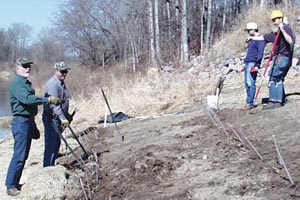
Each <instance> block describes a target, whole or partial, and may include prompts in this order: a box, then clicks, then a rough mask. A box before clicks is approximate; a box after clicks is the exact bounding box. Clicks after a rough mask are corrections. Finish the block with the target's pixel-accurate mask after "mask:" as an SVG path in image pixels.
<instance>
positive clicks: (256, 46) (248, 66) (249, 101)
mask: <svg viewBox="0 0 300 200" xmlns="http://www.w3.org/2000/svg"><path fill="white" fill-rule="evenodd" d="M245 31H247V32H248V35H249V36H261V34H260V33H259V32H258V26H257V24H256V23H255V22H249V23H247V26H246V29H245ZM265 46H266V43H265V41H264V40H253V39H252V40H248V41H247V55H246V57H245V60H244V62H245V70H244V83H245V89H246V94H247V98H246V105H245V107H243V110H251V109H252V108H255V107H256V105H254V97H255V92H256V85H255V82H256V77H257V72H258V69H259V68H260V64H261V61H262V58H263V55H264V49H265Z"/></svg>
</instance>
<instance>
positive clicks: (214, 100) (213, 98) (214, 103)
mask: <svg viewBox="0 0 300 200" xmlns="http://www.w3.org/2000/svg"><path fill="white" fill-rule="evenodd" d="M218 99H219V98H218V96H217V95H208V96H207V97H206V104H207V106H208V107H209V108H212V109H215V110H218V107H219V105H218V104H219V102H218Z"/></svg>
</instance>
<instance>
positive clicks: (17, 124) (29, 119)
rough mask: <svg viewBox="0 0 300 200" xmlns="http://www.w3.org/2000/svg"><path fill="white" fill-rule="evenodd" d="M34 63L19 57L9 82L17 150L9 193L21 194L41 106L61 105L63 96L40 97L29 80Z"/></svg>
mask: <svg viewBox="0 0 300 200" xmlns="http://www.w3.org/2000/svg"><path fill="white" fill-rule="evenodd" d="M32 64H33V62H32V61H30V60H28V59H27V58H18V59H17V60H16V76H15V78H14V79H13V80H12V81H11V82H10V85H9V101H10V108H11V113H12V115H13V119H12V122H11V127H12V134H13V137H14V153H13V156H12V159H11V161H10V164H9V167H8V171H7V176H6V181H5V185H6V187H7V194H8V195H10V196H17V195H19V194H20V190H21V185H20V179H21V175H22V171H23V168H24V165H25V161H26V160H27V158H28V155H29V151H30V146H31V140H32V138H33V137H34V132H35V131H37V128H36V124H35V121H34V117H35V115H36V114H37V112H38V105H41V104H45V105H49V104H56V105H58V104H60V103H61V99H59V98H57V97H53V96H49V97H38V96H35V91H34V89H33V88H32V85H31V82H30V81H29V80H28V77H29V75H30V71H31V67H32Z"/></svg>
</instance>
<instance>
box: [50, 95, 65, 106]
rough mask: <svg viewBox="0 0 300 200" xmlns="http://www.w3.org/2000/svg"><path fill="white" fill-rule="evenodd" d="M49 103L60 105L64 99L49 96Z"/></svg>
mask: <svg viewBox="0 0 300 200" xmlns="http://www.w3.org/2000/svg"><path fill="white" fill-rule="evenodd" d="M48 103H50V104H55V105H59V104H62V100H61V99H60V98H58V97H55V96H50V97H48Z"/></svg>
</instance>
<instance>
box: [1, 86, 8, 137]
mask: <svg viewBox="0 0 300 200" xmlns="http://www.w3.org/2000/svg"><path fill="white" fill-rule="evenodd" d="M9 115H10V108H9V103H8V82H7V81H2V80H0V118H1V117H3V116H9ZM0 120H1V119H0ZM9 134H10V130H9V129H3V128H1V127H0V139H3V138H5V137H7V136H8V135H9Z"/></svg>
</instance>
